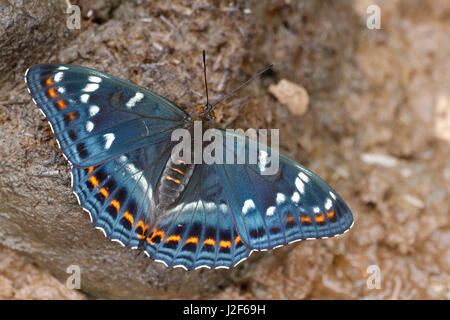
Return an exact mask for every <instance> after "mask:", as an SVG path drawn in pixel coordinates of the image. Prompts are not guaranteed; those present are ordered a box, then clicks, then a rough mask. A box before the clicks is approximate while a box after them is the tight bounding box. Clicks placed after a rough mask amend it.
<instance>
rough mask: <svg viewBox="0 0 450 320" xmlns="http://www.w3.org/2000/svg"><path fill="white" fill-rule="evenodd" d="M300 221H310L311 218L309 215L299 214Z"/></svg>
mask: <svg viewBox="0 0 450 320" xmlns="http://www.w3.org/2000/svg"><path fill="white" fill-rule="evenodd" d="M300 221H301V222H307V223H311V218H310V217H309V216H301V217H300Z"/></svg>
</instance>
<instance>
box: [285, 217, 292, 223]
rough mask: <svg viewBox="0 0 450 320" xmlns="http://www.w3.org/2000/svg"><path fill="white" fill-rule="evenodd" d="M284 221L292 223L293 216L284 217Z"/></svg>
mask: <svg viewBox="0 0 450 320" xmlns="http://www.w3.org/2000/svg"><path fill="white" fill-rule="evenodd" d="M286 221H287V222H292V221H294V217H293V216H287V217H286Z"/></svg>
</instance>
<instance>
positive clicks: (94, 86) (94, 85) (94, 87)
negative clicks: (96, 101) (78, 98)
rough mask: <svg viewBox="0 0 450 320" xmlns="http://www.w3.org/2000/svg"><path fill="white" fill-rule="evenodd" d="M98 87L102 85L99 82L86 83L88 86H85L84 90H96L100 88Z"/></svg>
mask: <svg viewBox="0 0 450 320" xmlns="http://www.w3.org/2000/svg"><path fill="white" fill-rule="evenodd" d="M98 87H100V85H99V84H98V83H88V84H87V85H86V87H84V88H83V90H82V91H84V92H94V91H95V90H97V89H98Z"/></svg>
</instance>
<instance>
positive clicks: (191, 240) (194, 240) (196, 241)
mask: <svg viewBox="0 0 450 320" xmlns="http://www.w3.org/2000/svg"><path fill="white" fill-rule="evenodd" d="M188 243H194V244H198V237H189V238H187V239H186V242H185V244H188Z"/></svg>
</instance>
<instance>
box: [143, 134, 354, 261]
mask: <svg viewBox="0 0 450 320" xmlns="http://www.w3.org/2000/svg"><path fill="white" fill-rule="evenodd" d="M234 137H235V138H236V140H235V143H236V145H237V144H238V142H242V143H243V145H244V149H245V154H249V153H250V149H253V150H257V152H260V150H259V149H258V147H259V145H258V144H257V143H256V142H254V141H253V140H249V139H248V138H245V137H242V136H238V135H235V136H234ZM224 141H225V139H224ZM225 148H227V146H225ZM267 149H268V148H267ZM230 150H231V152H233V154H234V157H235V158H236V157H237V155H236V154H237V153H235V150H238V148H237V146H234V147H233V148H231V149H230ZM226 152H227V151H226ZM268 153H269V154H270V155H273V156H279V159H280V166H279V170H278V171H277V172H276V174H274V175H262V174H261V172H262V170H265V167H264V165H263V164H262V163H261V162H259V163H258V164H255V165H251V164H249V163H248V161H247V163H246V164H210V165H208V164H201V165H197V166H196V167H195V169H194V173H193V175H192V177H191V180H190V182H189V184H188V186H187V187H186V189H185V191H184V192H183V195H182V197H181V198H180V199H179V200H178V201H177V204H176V206H174V207H173V208H172V209H170V210H169V211H168V212H166V218H165V219H163V220H162V221H160V222H159V223H158V224H157V225H156V226H155V228H154V229H153V230H151V232H150V233H149V237H148V238H147V242H146V244H145V250H146V252H147V254H148V255H149V256H150V257H152V258H153V259H155V260H157V261H161V262H163V263H164V264H166V265H168V266H180V267H183V268H186V269H195V268H200V267H210V268H220V267H232V266H234V265H236V264H237V263H239V262H240V261H242V260H244V259H245V258H247V257H248V256H249V255H250V253H251V252H252V251H253V250H269V249H273V248H275V247H278V246H281V245H285V244H288V243H291V242H294V241H297V240H303V239H320V238H327V237H332V236H336V235H340V234H342V233H344V232H345V231H346V230H348V229H349V228H350V227H351V225H352V224H353V216H352V213H351V211H350V209H349V208H348V206H347V205H346V204H345V202H344V201H343V200H342V199H341V198H340V197H339V196H338V195H337V193H336V192H335V191H334V190H333V189H332V188H331V187H330V186H329V185H327V184H326V183H325V182H324V181H323V180H322V179H320V178H319V177H318V176H317V175H315V174H314V173H312V172H311V171H309V170H308V169H306V168H304V167H302V166H301V165H299V164H298V163H296V162H294V161H292V160H290V159H289V158H287V157H285V156H283V155H281V154H278V153H276V152H275V151H273V150H270V149H268ZM224 157H225V155H224ZM266 166H267V164H266Z"/></svg>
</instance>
